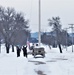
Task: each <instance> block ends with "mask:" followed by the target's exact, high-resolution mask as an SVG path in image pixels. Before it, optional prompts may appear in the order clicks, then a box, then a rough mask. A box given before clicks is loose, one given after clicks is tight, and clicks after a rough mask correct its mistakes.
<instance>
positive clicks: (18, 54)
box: [16, 46, 21, 57]
mask: <svg viewBox="0 0 74 75" xmlns="http://www.w3.org/2000/svg"><path fill="white" fill-rule="evenodd" d="M16 47H17V57H20V51H21V48H19V47H18V46H16Z"/></svg>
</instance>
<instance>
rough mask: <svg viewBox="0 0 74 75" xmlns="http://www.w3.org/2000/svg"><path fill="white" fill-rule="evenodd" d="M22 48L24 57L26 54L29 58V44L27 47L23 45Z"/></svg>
mask: <svg viewBox="0 0 74 75" xmlns="http://www.w3.org/2000/svg"><path fill="white" fill-rule="evenodd" d="M22 50H23V56H24V57H25V56H26V58H27V46H26V47H24V46H23V48H22Z"/></svg>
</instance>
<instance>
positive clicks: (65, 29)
mask: <svg viewBox="0 0 74 75" xmlns="http://www.w3.org/2000/svg"><path fill="white" fill-rule="evenodd" d="M67 29H69V28H65V30H66V51H67Z"/></svg>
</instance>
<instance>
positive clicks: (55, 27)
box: [48, 17, 62, 53]
mask: <svg viewBox="0 0 74 75" xmlns="http://www.w3.org/2000/svg"><path fill="white" fill-rule="evenodd" d="M48 21H49V26H52V27H53V30H54V31H55V32H56V40H57V44H58V46H59V50H60V53H62V49H61V41H60V36H61V35H60V33H61V24H60V18H59V17H52V19H48Z"/></svg>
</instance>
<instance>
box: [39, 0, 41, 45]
mask: <svg viewBox="0 0 74 75" xmlns="http://www.w3.org/2000/svg"><path fill="white" fill-rule="evenodd" d="M40 44H41V0H39V46H40Z"/></svg>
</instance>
